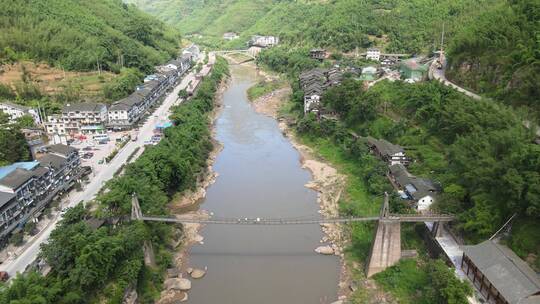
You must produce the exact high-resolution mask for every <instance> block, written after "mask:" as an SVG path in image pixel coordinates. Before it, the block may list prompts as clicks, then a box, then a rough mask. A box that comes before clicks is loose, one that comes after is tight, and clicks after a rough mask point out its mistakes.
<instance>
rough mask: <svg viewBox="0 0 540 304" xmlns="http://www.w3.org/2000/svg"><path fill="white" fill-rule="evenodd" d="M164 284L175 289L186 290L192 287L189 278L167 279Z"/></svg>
mask: <svg viewBox="0 0 540 304" xmlns="http://www.w3.org/2000/svg"><path fill="white" fill-rule="evenodd" d="M163 285H164V286H165V289H167V290H170V289H174V290H181V291H186V290H190V289H191V281H190V280H188V279H183V278H172V279H167V280H165V282H164V283H163Z"/></svg>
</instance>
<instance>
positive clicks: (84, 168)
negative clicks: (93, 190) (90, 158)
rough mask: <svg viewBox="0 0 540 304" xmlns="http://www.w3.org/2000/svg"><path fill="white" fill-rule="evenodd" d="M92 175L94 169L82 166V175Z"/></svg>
mask: <svg viewBox="0 0 540 304" xmlns="http://www.w3.org/2000/svg"><path fill="white" fill-rule="evenodd" d="M90 173H92V167H90V166H82V167H81V175H82V176H86V175H88V174H90Z"/></svg>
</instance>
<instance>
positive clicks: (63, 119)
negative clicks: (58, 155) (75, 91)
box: [45, 102, 108, 136]
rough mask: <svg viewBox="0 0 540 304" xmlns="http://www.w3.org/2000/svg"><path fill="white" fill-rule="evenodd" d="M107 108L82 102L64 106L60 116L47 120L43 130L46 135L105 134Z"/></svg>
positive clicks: (99, 104) (98, 104) (53, 116)
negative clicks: (45, 131)
mask: <svg viewBox="0 0 540 304" xmlns="http://www.w3.org/2000/svg"><path fill="white" fill-rule="evenodd" d="M107 118H108V116H107V107H106V106H105V105H104V104H102V103H94V102H84V103H73V104H66V105H65V106H64V108H63V109H62V114H60V115H51V116H49V117H48V118H47V122H46V123H45V128H46V130H47V133H48V134H57V135H70V136H76V135H91V134H102V133H104V132H105V124H106V123H107Z"/></svg>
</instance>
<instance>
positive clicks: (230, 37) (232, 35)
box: [223, 32, 240, 40]
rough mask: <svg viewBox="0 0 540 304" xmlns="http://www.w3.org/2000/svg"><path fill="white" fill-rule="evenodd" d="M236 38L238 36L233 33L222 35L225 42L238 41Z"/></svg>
mask: <svg viewBox="0 0 540 304" xmlns="http://www.w3.org/2000/svg"><path fill="white" fill-rule="evenodd" d="M238 37H240V36H238V34H237V33H234V32H227V33H224V34H223V39H225V40H234V39H238Z"/></svg>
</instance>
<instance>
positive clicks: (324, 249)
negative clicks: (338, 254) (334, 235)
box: [315, 246, 334, 255]
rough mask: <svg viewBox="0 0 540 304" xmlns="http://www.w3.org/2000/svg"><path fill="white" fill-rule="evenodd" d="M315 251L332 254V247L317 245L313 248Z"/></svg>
mask: <svg viewBox="0 0 540 304" xmlns="http://www.w3.org/2000/svg"><path fill="white" fill-rule="evenodd" d="M315 252H317V253H320V254H325V255H330V254H334V249H333V248H332V247H331V246H319V247H317V248H315Z"/></svg>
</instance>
